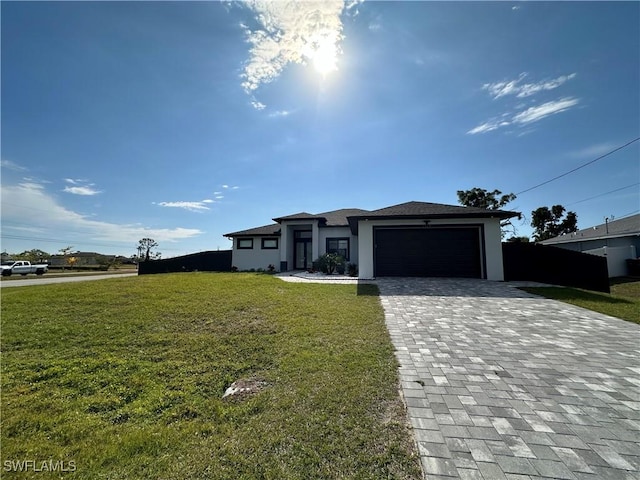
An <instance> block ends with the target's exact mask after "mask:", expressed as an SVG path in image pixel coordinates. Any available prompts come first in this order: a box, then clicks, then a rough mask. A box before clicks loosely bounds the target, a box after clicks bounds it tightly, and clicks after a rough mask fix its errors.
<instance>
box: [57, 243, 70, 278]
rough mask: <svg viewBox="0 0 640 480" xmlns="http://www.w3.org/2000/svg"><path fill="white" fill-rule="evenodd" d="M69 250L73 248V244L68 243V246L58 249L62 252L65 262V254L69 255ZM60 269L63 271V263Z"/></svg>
mask: <svg viewBox="0 0 640 480" xmlns="http://www.w3.org/2000/svg"><path fill="white" fill-rule="evenodd" d="M71 250H73V246H72V245H69V246H68V247H64V248H61V249H60V250H58V251H59V252H60V253H61V254H62V257H63V258H64V261H65V262H66V261H67V255H69V253H70V252H71ZM62 271H63V272H64V263H63V264H62Z"/></svg>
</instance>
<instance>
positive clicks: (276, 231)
mask: <svg viewBox="0 0 640 480" xmlns="http://www.w3.org/2000/svg"><path fill="white" fill-rule="evenodd" d="M274 235H280V225H278V224H277V223H273V224H271V225H263V226H262V227H256V228H250V229H248V230H240V231H239V232H232V233H225V234H224V236H225V237H244V236H254V237H260V236H274Z"/></svg>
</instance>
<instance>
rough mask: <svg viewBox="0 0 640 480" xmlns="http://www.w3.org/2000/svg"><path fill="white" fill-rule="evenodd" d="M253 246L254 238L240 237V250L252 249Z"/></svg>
mask: <svg viewBox="0 0 640 480" xmlns="http://www.w3.org/2000/svg"><path fill="white" fill-rule="evenodd" d="M252 248H253V238H239V239H238V249H239V250H251V249H252Z"/></svg>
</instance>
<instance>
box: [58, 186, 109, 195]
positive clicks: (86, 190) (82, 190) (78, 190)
mask: <svg viewBox="0 0 640 480" xmlns="http://www.w3.org/2000/svg"><path fill="white" fill-rule="evenodd" d="M63 192H66V193H73V194H74V195H97V194H99V193H102V192H101V191H100V190H95V189H93V188H91V187H90V186H87V187H64V190H63Z"/></svg>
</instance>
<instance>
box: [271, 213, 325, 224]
mask: <svg viewBox="0 0 640 480" xmlns="http://www.w3.org/2000/svg"><path fill="white" fill-rule="evenodd" d="M317 217H318V216H317V215H315V214H313V213H307V212H300V213H294V214H293V215H285V216H284V217H278V218H274V219H273V221H274V222H278V223H280V222H282V221H283V220H309V219H314V218H317Z"/></svg>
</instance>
